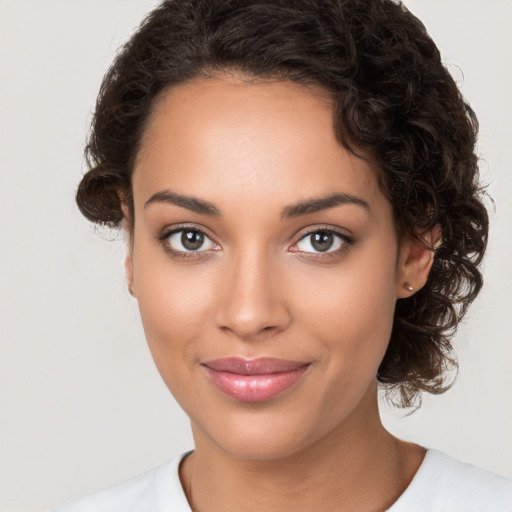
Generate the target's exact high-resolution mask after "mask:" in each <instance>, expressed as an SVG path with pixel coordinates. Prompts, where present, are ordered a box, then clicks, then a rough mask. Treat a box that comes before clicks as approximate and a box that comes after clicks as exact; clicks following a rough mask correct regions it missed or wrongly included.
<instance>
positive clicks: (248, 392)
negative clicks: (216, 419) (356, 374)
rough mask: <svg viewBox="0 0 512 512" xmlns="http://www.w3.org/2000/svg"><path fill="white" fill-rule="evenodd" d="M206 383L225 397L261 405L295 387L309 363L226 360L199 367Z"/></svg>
mask: <svg viewBox="0 0 512 512" xmlns="http://www.w3.org/2000/svg"><path fill="white" fill-rule="evenodd" d="M203 367H204V369H205V371H206V375H207V376H208V378H209V380H210V382H212V383H213V384H214V385H215V386H216V387H217V388H218V389H219V390H220V391H222V392H223V393H224V394H225V395H227V396H229V397H231V398H234V399H235V400H240V401H242V402H263V401H265V400H270V399H271V398H273V397H275V396H277V395H279V394H281V393H282V392H283V391H285V390H286V389H288V388H289V387H291V386H292V385H293V384H295V383H296V382H297V381H298V380H300V378H301V377H302V376H303V375H304V372H305V371H306V370H307V369H308V367H309V363H305V362H302V361H288V360H286V359H275V358H271V357H262V358H259V359H251V360H247V359H243V358H241V357H226V358H223V359H215V360H212V361H206V362H204V363H203Z"/></svg>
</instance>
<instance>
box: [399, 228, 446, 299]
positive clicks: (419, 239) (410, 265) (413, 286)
mask: <svg viewBox="0 0 512 512" xmlns="http://www.w3.org/2000/svg"><path fill="white" fill-rule="evenodd" d="M440 240H441V228H440V227H439V226H435V227H434V228H433V229H432V230H430V231H427V232H424V233H422V234H413V235H410V236H408V237H407V238H406V239H405V240H403V241H402V244H401V246H400V250H399V254H398V268H397V273H396V297H397V298H399V299H402V298H406V297H410V296H411V295H413V294H414V293H416V292H417V291H418V290H420V289H421V288H423V286H425V283H426V282H427V279H428V274H429V272H430V269H431V268H432V263H433V262H434V254H435V252H434V251H435V249H436V248H437V247H438V246H439V244H440Z"/></svg>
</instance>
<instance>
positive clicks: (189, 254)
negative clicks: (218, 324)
mask: <svg viewBox="0 0 512 512" xmlns="http://www.w3.org/2000/svg"><path fill="white" fill-rule="evenodd" d="M187 230H188V231H193V232H195V233H200V234H202V235H204V236H205V237H206V238H208V239H210V240H211V238H210V237H209V236H208V235H207V234H206V233H205V232H204V231H202V230H201V229H198V228H196V227H193V226H187V225H180V226H175V227H173V228H172V229H170V230H166V231H164V232H163V233H162V234H161V235H160V236H158V241H159V243H160V244H161V245H162V247H163V249H164V251H165V252H166V253H167V254H169V255H170V256H171V257H172V258H173V259H176V260H187V259H195V260H197V259H200V258H205V257H208V254H207V253H209V252H211V251H209V250H206V251H177V250H175V249H172V248H171V247H170V246H169V243H168V239H169V237H170V236H172V235H174V234H176V233H180V232H182V231H187ZM315 233H328V234H332V235H335V236H337V237H338V238H340V239H341V242H342V245H341V247H340V248H338V249H336V250H335V251H327V252H316V253H315V252H301V251H297V250H295V251H291V252H297V253H298V254H299V255H300V256H302V257H304V258H307V259H313V260H317V259H322V260H325V259H330V258H334V257H339V256H341V255H342V254H344V253H346V252H347V251H348V250H349V249H350V247H351V246H352V245H353V244H354V239H353V238H352V237H350V236H348V235H346V234H345V233H343V232H341V231H338V230H337V229H334V228H332V227H315V228H314V229H311V230H309V231H306V232H305V233H302V234H301V236H300V238H299V239H298V241H297V242H296V243H295V244H294V245H297V244H298V243H299V242H300V241H302V240H304V239H305V238H307V237H308V236H310V235H313V234H315ZM214 243H215V242H214Z"/></svg>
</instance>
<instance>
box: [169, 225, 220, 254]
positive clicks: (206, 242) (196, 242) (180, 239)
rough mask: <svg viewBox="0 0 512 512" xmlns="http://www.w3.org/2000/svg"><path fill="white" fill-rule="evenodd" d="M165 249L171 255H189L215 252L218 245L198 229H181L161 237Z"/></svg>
mask: <svg viewBox="0 0 512 512" xmlns="http://www.w3.org/2000/svg"><path fill="white" fill-rule="evenodd" d="M162 241H163V242H164V243H165V246H166V248H167V249H168V250H169V251H170V252H172V253H185V254H186V253H191V252H204V251H208V250H217V249H218V247H219V246H218V245H217V244H216V243H215V242H213V241H212V240H211V239H210V238H209V237H208V236H207V235H206V234H205V233H203V232H202V231H199V230H198V229H192V228H181V229H175V230H173V231H171V232H169V233H166V234H165V235H164V237H162Z"/></svg>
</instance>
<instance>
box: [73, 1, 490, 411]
mask: <svg viewBox="0 0 512 512" xmlns="http://www.w3.org/2000/svg"><path fill="white" fill-rule="evenodd" d="M225 70H237V71H242V72H243V73H244V74H245V75H246V76H248V77H250V78H252V79H259V78H262V79H265V78H274V79H275V78H277V79H280V80H291V81H293V82H296V83H299V84H304V85H320V86H322V88H323V89H325V90H327V91H329V93H330V96H331V97H332V99H333V105H334V113H335V121H334V130H335V133H336V136H337V138H338V140H339V142H340V143H341V144H343V145H344V146H345V147H347V148H349V149H350V150H352V151H354V152H356V150H355V149H354V148H362V149H363V150H369V151H371V152H372V153H373V154H374V155H376V157H377V158H378V161H379V163H380V166H381V167H382V170H383V176H384V181H385V183H384V189H385V192H386V194H387V196H388V198H389V200H390V202H391V204H392V206H393V210H394V215H395V221H396V225H397V230H398V232H399V233H400V234H401V235H402V236H404V235H411V234H413V235H418V233H423V232H427V231H429V230H431V229H433V228H434V227H436V226H438V227H439V228H440V230H441V232H442V242H441V243H440V245H439V246H438V247H436V249H435V259H434V264H433V267H432V270H431V272H430V275H429V278H428V281H427V283H426V285H425V286H424V287H423V288H422V289H421V290H419V291H418V292H417V293H415V294H414V295H413V296H411V297H410V298H407V299H401V300H399V301H398V302H397V306H396V311H395V318H394V324H393V330H392V335H391V339H390V342H389V347H388V349H387V352H386V354H385V357H384V359H383V361H382V363H381V365H380V368H379V372H378V380H379V381H380V382H381V383H383V384H385V385H386V387H387V389H388V391H389V390H392V391H395V392H398V400H397V405H401V406H410V405H411V404H413V403H414V402H415V399H416V398H419V397H420V392H421V391H428V392H430V393H441V392H443V391H444V390H446V389H447V388H448V387H449V386H450V384H449V383H448V384H447V380H446V369H447V367H449V366H453V365H455V366H456V360H455V357H454V355H453V349H452V345H451V342H450V338H451V337H452V335H453V333H454V332H455V329H456V326H457V324H458V322H459V321H460V320H461V318H462V317H463V316H464V314H465V313H466V310H467V308H468V306H469V305H470V303H471V302H472V301H473V300H474V298H475V297H476V295H477V293H478V292H479V290H480V288H481V286H482V277H481V274H480V272H479V269H478V268H479V265H480V263H481V260H482V257H483V254H484V251H485V247H486V243H487V235H488V215H487V211H486V209H485V207H484V205H483V203H482V200H481V196H482V193H483V191H482V189H481V187H480V185H479V181H478V160H477V157H476V155H475V143H476V137H477V132H478V122H477V119H476V116H475V114H474V112H473V110H472V109H471V107H470V106H469V105H468V103H466V102H465V101H464V99H463V97H462V96H461V94H460V92H459V90H458V88H457V86H456V84H455V82H454V80H453V79H452V77H451V76H450V74H449V73H448V71H447V70H446V69H445V67H444V66H443V64H442V62H441V58H440V54H439V51H438V49H437V47H436V45H435V44H434V42H433V41H432V39H431V38H430V37H429V35H428V33H427V31H426V29H425V27H424V26H423V24H422V23H421V22H420V21H419V20H418V19H417V18H416V17H414V16H413V15H412V14H411V13H410V12H409V11H408V10H407V9H406V8H405V7H404V6H403V5H401V4H400V3H395V2H393V1H391V0H322V1H318V0H293V1H290V0H168V1H164V2H163V3H161V4H160V5H159V6H158V7H157V8H156V9H155V10H154V11H152V12H151V13H150V14H149V15H148V17H147V18H146V19H145V20H144V21H143V22H142V24H141V26H140V27H139V29H138V30H137V31H136V32H135V34H134V35H133V36H132V37H131V39H130V40H129V41H128V42H127V43H126V44H125V45H124V46H123V48H122V49H121V51H120V53H119V54H118V55H117V57H116V59H115V60H114V62H113V64H112V66H111V67H110V69H109V70H108V72H107V74H106V75H105V77H104V79H103V83H102V85H101V89H100V92H99V96H98V101H97V105H96V111H95V114H94V118H93V122H92V130H91V134H90V137H89V141H88V144H87V147H86V159H87V163H88V166H89V171H88V172H87V173H86V174H85V176H84V177H83V179H82V181H81V183H80V185H79V188H78V191H77V196H76V197H77V203H78V206H79V208H80V210H81V212H82V213H83V214H84V215H85V216H86V217H87V218H88V219H90V220H91V221H94V222H96V223H100V224H106V225H109V226H118V225H119V224H120V223H121V221H122V220H123V209H122V206H123V204H126V205H127V207H128V209H129V212H128V217H129V216H130V215H131V218H133V201H132V196H131V185H130V181H131V173H132V169H133V165H134V161H135V158H136V156H137V153H138V149H139V147H140V142H141V138H142V136H143V134H144V129H145V126H146V125H147V122H148V119H149V116H150V114H151V108H152V105H153V104H154V102H155V98H156V97H157V95H158V94H159V93H161V92H162V91H164V90H165V89H166V88H168V87H169V86H173V85H178V84H183V83H185V82H187V81H189V80H192V79H195V78H198V77H201V76H207V75H208V74H211V73H215V72H216V71H225Z"/></svg>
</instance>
